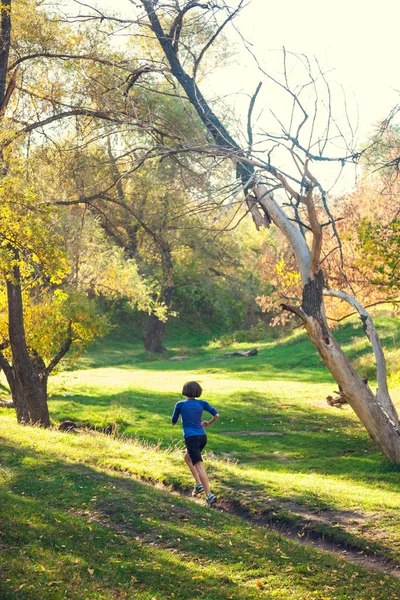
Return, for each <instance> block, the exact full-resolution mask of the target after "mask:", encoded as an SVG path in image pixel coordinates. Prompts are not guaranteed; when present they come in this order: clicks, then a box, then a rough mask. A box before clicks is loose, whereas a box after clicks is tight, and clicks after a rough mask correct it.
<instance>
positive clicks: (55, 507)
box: [0, 318, 400, 600]
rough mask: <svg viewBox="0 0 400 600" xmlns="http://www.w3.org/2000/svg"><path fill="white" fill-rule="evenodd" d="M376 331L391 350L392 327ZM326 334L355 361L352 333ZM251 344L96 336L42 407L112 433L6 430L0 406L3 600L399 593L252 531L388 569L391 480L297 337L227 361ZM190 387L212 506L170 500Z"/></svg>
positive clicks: (399, 499)
mask: <svg viewBox="0 0 400 600" xmlns="http://www.w3.org/2000/svg"><path fill="white" fill-rule="evenodd" d="M380 328H381V331H382V332H383V337H384V340H385V344H386V346H388V347H389V348H390V350H391V352H392V353H393V355H394V356H395V355H396V346H398V345H399V337H400V328H399V325H398V322H396V321H393V320H391V319H389V318H382V319H381V320H380ZM338 337H339V338H341V340H342V341H343V342H345V349H346V351H347V352H348V354H349V356H350V357H351V358H352V360H354V361H356V362H357V361H358V364H359V365H361V366H362V367H363V357H365V355H366V354H367V353H368V352H369V348H368V345H367V344H366V343H365V342H364V338H363V337H361V332H360V330H359V328H358V327H357V328H354V324H349V325H346V327H343V328H342V329H340V330H338ZM251 346H257V347H258V348H259V354H258V355H257V356H256V357H252V358H246V359H244V358H226V357H224V356H223V355H224V353H225V352H226V351H228V350H230V349H229V348H228V349H221V348H219V345H218V344H217V343H213V342H206V340H204V339H202V340H199V339H198V340H196V339H194V340H192V344H191V345H189V342H187V341H185V342H184V344H183V343H182V338H181V337H180V338H179V337H176V338H175V339H174V338H172V339H170V340H169V344H168V347H169V350H170V352H169V353H168V355H167V356H162V357H152V356H149V355H147V354H146V353H144V352H143V349H142V347H141V346H140V345H138V344H134V343H129V342H128V341H125V342H121V341H115V340H110V339H108V340H103V341H102V342H101V343H99V344H97V345H96V346H94V347H93V348H92V349H91V350H90V351H89V352H88V353H87V354H86V355H85V356H84V357H82V358H81V359H80V360H79V361H77V362H76V363H75V364H74V365H70V366H69V368H68V370H65V371H63V372H60V373H59V374H58V375H56V376H55V377H54V378H53V380H52V382H51V390H50V392H51V397H50V412H51V417H52V421H53V422H54V424H57V423H58V422H60V421H62V420H65V419H71V420H73V421H75V422H77V423H79V424H85V423H90V424H91V425H92V426H95V427H97V428H99V429H100V428H103V427H105V426H107V425H109V424H111V423H113V424H114V426H116V427H117V435H116V436H114V437H113V436H106V435H104V434H101V433H95V432H93V431H87V432H86V433H84V432H82V431H81V432H79V433H69V434H68V433H61V432H59V431H57V430H56V429H53V430H49V431H42V430H39V429H36V428H33V429H32V428H29V429H28V428H23V427H18V426H16V425H15V417H14V415H13V414H12V413H11V411H10V410H6V409H3V410H2V411H1V412H0V414H1V419H0V436H1V437H2V445H1V451H0V452H1V458H2V461H1V464H2V469H1V471H0V477H1V480H2V486H1V491H0V493H1V495H2V496H3V497H2V498H1V500H0V501H1V504H0V506H1V522H0V545H1V548H2V550H3V552H2V558H1V559H0V560H1V562H2V565H1V567H0V568H1V571H2V583H0V597H1V598H2V599H3V598H5V599H6V598H10V599H14V598H18V599H19V598H26V599H36V598H38V599H39V598H44V599H45V600H47V599H53V598H54V599H56V598H73V599H75V598H76V599H80V598H82V599H89V598H90V599H92V598H93V599H97V598H99V599H100V598H107V599H108V598H143V599H144V600H147V599H149V600H151V599H152V598H156V599H157V600H158V599H161V598H182V599H186V598H188V599H192V598H197V597H199V598H206V599H209V600H223V599H225V598H234V599H238V600H239V599H241V598H243V599H247V598H259V597H260V598H279V599H286V598H288V599H289V598H293V599H302V600H306V599H307V600H310V599H311V598H320V599H321V600H322V599H323V598H329V599H331V598H332V599H336V598H338V599H341V598H343V599H349V600H350V599H353V598H354V599H360V600H361V599H363V600H364V599H365V600H372V598H375V599H376V600H378V599H381V600H386V599H389V598H394V599H395V598H400V593H399V591H398V590H399V587H400V586H399V581H398V580H396V579H394V578H392V577H390V576H388V575H382V574H376V573H374V572H373V571H372V570H370V571H368V570H364V569H362V568H361V567H359V566H355V565H349V564H347V563H346V562H345V561H344V560H340V559H339V558H335V556H333V555H331V554H329V553H325V552H322V551H318V550H316V549H313V548H310V547H304V546H301V545H299V544H298V543H296V542H295V541H293V540H288V539H285V538H283V537H281V536H279V535H278V534H275V533H271V532H269V531H268V530H267V529H266V528H265V527H263V526H261V525H257V524H256V523H257V522H260V523H261V522H264V521H268V522H271V523H274V524H276V525H281V526H282V527H283V526H284V527H286V528H289V529H291V530H292V531H295V533H296V535H297V536H298V538H299V541H300V539H302V538H303V537H307V536H308V535H311V534H313V535H315V534H316V533H319V535H321V536H323V537H325V539H327V540H333V541H335V542H337V543H341V544H344V545H347V547H348V548H353V549H357V550H358V551H359V552H360V553H361V552H366V553H368V554H374V553H375V554H376V555H379V556H382V557H385V558H391V559H397V560H399V559H400V517H399V510H398V507H399V504H400V478H399V474H400V468H399V467H398V466H394V465H391V464H390V463H389V462H388V461H387V460H386V459H385V458H384V457H382V456H381V455H380V454H379V452H378V451H377V449H376V448H375V447H374V446H373V444H372V443H371V442H370V441H369V439H368V436H367V434H366V432H365V431H364V430H363V429H362V427H361V426H360V425H359V423H358V421H357V419H356V418H355V416H354V414H353V413H352V411H351V409H350V408H349V407H344V408H343V409H342V410H340V409H335V408H331V407H329V406H328V405H327V404H326V402H325V397H326V396H327V395H328V394H332V392H333V390H334V389H336V385H335V384H334V383H333V381H332V379H331V377H330V376H329V374H328V373H327V371H326V370H325V368H324V367H323V366H322V364H321V361H320V359H319V357H318V355H316V353H315V352H314V350H313V348H312V346H311V344H310V343H309V342H308V340H307V339H306V338H305V336H304V335H303V334H300V333H297V334H295V335H294V336H292V337H291V338H290V339H288V340H286V341H265V342H262V343H261V342H257V343H255V344H242V345H236V346H235V349H236V348H239V347H243V348H249V347H251ZM174 354H176V355H180V354H185V355H187V356H189V358H188V360H186V361H182V362H176V361H170V360H168V358H169V357H170V356H171V355H174ZM395 357H396V356H395ZM215 359H216V360H215ZM365 368H366V367H365ZM368 374H369V376H370V377H371V373H368ZM372 376H373V373H372ZM391 377H392V384H393V386H394V387H393V391H394V393H393V397H394V398H395V401H396V403H397V405H398V406H399V405H400V386H399V382H398V380H397V379H396V377H397V375H396V372H395V371H393V375H392V376H391ZM192 379H195V380H197V381H199V382H200V383H201V385H202V386H203V389H204V392H203V397H204V399H207V400H208V401H209V402H210V403H211V404H213V405H214V406H215V407H216V408H217V409H218V410H219V412H220V414H221V418H220V419H219V421H218V422H217V423H216V424H215V425H214V426H213V427H212V428H211V429H210V430H209V432H208V433H209V444H208V446H207V449H208V454H207V455H206V461H207V463H206V464H207V465H208V470H209V473H210V475H211V478H212V482H213V489H214V491H215V492H216V493H217V494H218V496H219V497H220V503H219V505H220V506H221V507H222V509H224V510H223V511H210V510H207V509H206V508H205V507H204V506H203V505H202V503H201V502H200V501H199V502H198V501H193V500H192V499H188V498H186V497H184V496H180V495H178V494H177V493H175V491H174V490H179V491H181V492H182V491H183V492H185V491H188V490H190V489H191V487H192V481H191V478H190V474H189V472H188V471H187V469H186V467H185V465H184V462H183V460H182V454H183V453H182V449H183V442H182V433H181V429H180V426H179V427H175V428H173V427H172V426H171V425H170V416H171V413H172V410H173V407H174V405H175V402H177V401H178V400H179V399H180V390H181V388H182V384H183V383H184V382H185V381H188V380H192ZM371 386H372V387H374V386H373V382H371ZM149 481H151V482H152V484H154V483H157V482H158V483H160V484H161V483H162V484H163V488H162V489H156V488H155V487H154V485H149V484H148V483H146V482H149ZM234 512H236V515H235V514H233V513H234ZM238 513H241V514H245V515H247V516H248V517H251V518H253V517H254V519H253V522H251V520H250V521H249V520H247V521H246V520H243V519H241V518H240V517H238V516H237V514H238ZM257 520H258V521H257Z"/></svg>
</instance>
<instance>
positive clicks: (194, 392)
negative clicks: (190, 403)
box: [182, 381, 203, 398]
mask: <svg viewBox="0 0 400 600" xmlns="http://www.w3.org/2000/svg"><path fill="white" fill-rule="evenodd" d="M202 391H203V390H202V389H201V385H200V384H199V383H197V381H188V382H187V383H185V385H184V386H183V389H182V396H186V398H199V397H200V396H201V392H202Z"/></svg>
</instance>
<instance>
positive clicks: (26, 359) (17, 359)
mask: <svg viewBox="0 0 400 600" xmlns="http://www.w3.org/2000/svg"><path fill="white" fill-rule="evenodd" d="M7 299H8V321H9V325H8V329H9V336H10V346H11V353H12V372H13V380H14V383H13V386H12V394H13V399H14V402H15V406H16V407H18V408H17V418H18V422H24V423H27V424H29V425H41V426H42V427H49V426H50V417H49V411H48V406H47V377H46V376H40V375H39V373H38V372H37V370H36V368H35V365H34V363H33V361H32V358H31V357H30V356H29V352H28V349H27V346H26V338H25V329H24V316H23V308H22V294H21V284H20V272H19V267H18V266H15V267H14V269H13V279H12V280H8V281H7ZM25 407H26V409H25ZM26 413H28V419H27V418H26V417H27V415H26ZM20 419H23V421H22V420H20Z"/></svg>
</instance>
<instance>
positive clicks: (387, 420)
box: [305, 317, 400, 463]
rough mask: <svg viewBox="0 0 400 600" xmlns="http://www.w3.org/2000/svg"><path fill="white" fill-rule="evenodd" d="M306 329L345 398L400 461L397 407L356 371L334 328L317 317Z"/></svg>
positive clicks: (374, 436) (392, 458)
mask: <svg viewBox="0 0 400 600" xmlns="http://www.w3.org/2000/svg"><path fill="white" fill-rule="evenodd" d="M305 327H306V330H307V333H308V335H309V337H310V339H311V341H312V342H313V344H314V345H315V347H316V348H317V350H318V352H319V354H320V356H321V358H322V360H323V361H324V363H325V365H326V366H327V368H328V369H329V371H330V372H331V374H332V376H333V378H334V380H335V381H336V383H337V384H338V385H340V387H341V388H342V390H343V393H344V395H345V397H346V400H347V401H348V403H349V404H350V406H351V407H352V409H353V410H354V412H355V413H356V415H357V416H358V418H359V419H360V421H361V423H362V424H363V425H364V427H365V428H366V430H367V431H368V433H369V435H370V436H371V438H372V440H373V441H374V442H375V443H376V444H377V446H378V447H379V448H380V449H381V450H382V452H383V453H384V454H385V456H386V457H387V458H388V459H389V460H390V461H392V462H394V463H400V426H399V420H398V417H397V414H396V411H395V410H394V407H393V410H390V409H387V408H385V407H383V406H382V405H381V404H380V403H379V402H378V399H377V397H376V396H375V395H374V393H373V391H372V390H371V388H370V387H369V385H368V384H366V383H364V381H363V379H362V378H361V377H360V375H358V373H356V371H355V370H354V369H353V367H352V366H351V364H350V361H349V360H348V358H347V357H346V355H345V354H344V352H343V350H342V349H341V347H340V346H339V344H338V343H337V342H336V340H335V339H334V337H333V336H332V334H331V332H330V331H329V330H328V329H327V328H325V327H324V328H323V327H322V326H321V324H320V323H319V322H318V321H317V320H316V319H315V318H314V317H309V318H308V319H307V320H306V323H305Z"/></svg>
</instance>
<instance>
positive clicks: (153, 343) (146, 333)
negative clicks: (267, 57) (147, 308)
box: [142, 315, 166, 353]
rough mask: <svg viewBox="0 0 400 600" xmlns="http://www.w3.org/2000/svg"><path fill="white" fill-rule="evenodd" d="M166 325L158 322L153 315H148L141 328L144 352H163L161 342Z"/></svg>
mask: <svg viewBox="0 0 400 600" xmlns="http://www.w3.org/2000/svg"><path fill="white" fill-rule="evenodd" d="M165 327H166V323H165V322H163V321H160V319H159V318H158V317H156V316H155V315H150V316H149V317H148V319H147V321H146V324H145V326H144V328H143V334H142V337H143V342H144V348H145V350H146V352H159V353H161V352H165V350H166V348H164V346H163V343H162V340H163V337H164V333H165Z"/></svg>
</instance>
